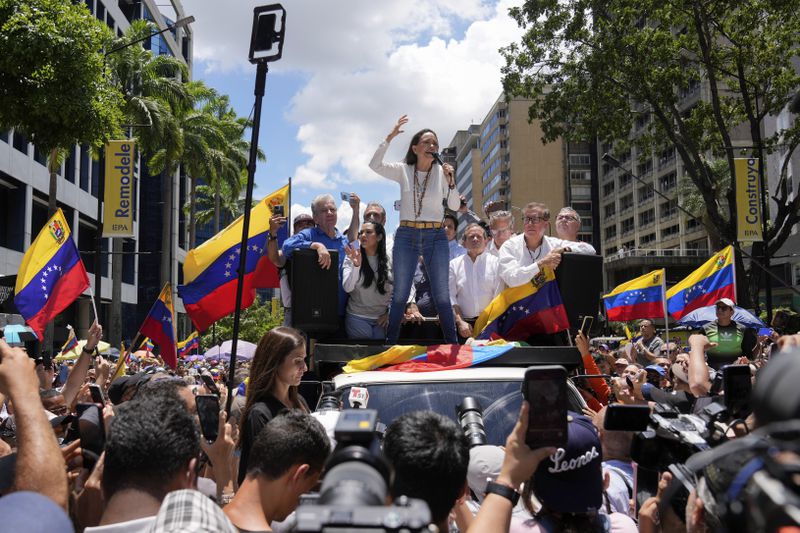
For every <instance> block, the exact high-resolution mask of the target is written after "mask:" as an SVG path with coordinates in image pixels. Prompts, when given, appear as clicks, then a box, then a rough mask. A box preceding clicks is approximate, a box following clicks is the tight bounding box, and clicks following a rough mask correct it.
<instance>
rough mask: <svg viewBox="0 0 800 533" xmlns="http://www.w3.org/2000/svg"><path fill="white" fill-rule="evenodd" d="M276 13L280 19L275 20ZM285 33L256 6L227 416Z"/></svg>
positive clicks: (271, 11)
mask: <svg viewBox="0 0 800 533" xmlns="http://www.w3.org/2000/svg"><path fill="white" fill-rule="evenodd" d="M278 15H280V22H279V20H278ZM285 32H286V10H285V9H283V6H282V5H280V4H271V5H268V6H260V7H256V8H255V9H254V10H253V30H252V34H251V36H250V62H251V63H255V64H256V83H255V90H254V94H255V97H256V101H255V105H254V107H253V129H252V130H251V137H250V159H249V161H248V163H247V189H246V193H245V201H244V215H243V220H242V243H241V245H240V246H239V269H238V272H237V274H238V276H237V282H236V309H235V311H234V316H233V338H232V340H231V360H230V367H229V369H228V401H227V402H226V405H225V410H226V411H227V413H228V415H229V416H230V412H231V405H232V403H233V386H234V382H233V378H234V373H235V372H236V347H237V346H236V345H237V344H238V341H239V320H240V318H241V310H242V291H243V289H244V272H245V266H246V265H247V241H248V239H249V237H250V209H251V205H252V203H253V183H254V181H255V175H256V159H257V156H258V134H259V130H260V129H261V128H260V126H261V102H262V100H263V99H264V89H265V87H266V84H267V71H268V70H269V67H268V64H269V63H270V62H272V61H277V60H279V59H280V58H281V56H282V55H283V37H284V34H285Z"/></svg>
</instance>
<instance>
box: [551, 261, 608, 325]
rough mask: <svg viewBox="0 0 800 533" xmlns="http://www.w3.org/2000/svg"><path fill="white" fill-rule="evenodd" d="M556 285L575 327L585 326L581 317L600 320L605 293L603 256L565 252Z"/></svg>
mask: <svg viewBox="0 0 800 533" xmlns="http://www.w3.org/2000/svg"><path fill="white" fill-rule="evenodd" d="M556 282H557V283H558V289H559V290H560V291H561V299H562V300H564V308H565V309H566V310H567V317H568V318H569V323H570V325H571V326H572V327H573V328H580V327H581V317H584V316H587V315H588V316H592V317H595V318H597V313H598V310H599V306H600V297H601V296H602V292H603V256H600V255H587V254H576V253H569V252H568V253H564V254H563V255H562V256H561V263H560V264H559V265H558V268H556Z"/></svg>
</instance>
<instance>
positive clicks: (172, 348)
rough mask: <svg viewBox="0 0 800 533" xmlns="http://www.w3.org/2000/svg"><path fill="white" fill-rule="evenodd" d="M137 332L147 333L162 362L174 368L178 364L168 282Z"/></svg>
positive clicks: (173, 311)
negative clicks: (153, 342) (156, 346)
mask: <svg viewBox="0 0 800 533" xmlns="http://www.w3.org/2000/svg"><path fill="white" fill-rule="evenodd" d="M139 333H141V334H142V335H147V336H148V337H150V338H151V339H153V340H154V341H155V343H156V344H158V347H159V348H160V352H159V355H160V356H161V359H163V360H164V362H165V363H166V364H167V365H169V366H170V368H172V369H174V368H175V367H176V366H178V357H177V354H176V343H175V309H174V307H173V305H172V287H171V286H170V284H169V283H167V284H166V285H164V288H163V289H161V294H159V295H158V300H156V301H155V303H154V304H153V307H151V308H150V312H149V313H147V316H146V317H145V319H144V323H142V327H141V328H139Z"/></svg>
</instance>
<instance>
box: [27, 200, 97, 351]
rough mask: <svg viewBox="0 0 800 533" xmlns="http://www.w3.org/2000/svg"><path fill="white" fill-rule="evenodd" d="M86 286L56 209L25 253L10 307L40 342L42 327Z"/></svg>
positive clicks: (78, 259)
mask: <svg viewBox="0 0 800 533" xmlns="http://www.w3.org/2000/svg"><path fill="white" fill-rule="evenodd" d="M88 287H89V276H88V275H87V274H86V268H84V266H83V261H81V256H80V254H79V253H78V247H77V246H75V241H74V240H72V233H71V232H70V230H69V225H68V224H67V219H66V218H65V217H64V213H63V212H62V211H61V209H59V210H58V211H56V213H55V214H54V215H53V217H52V218H51V219H50V220H48V221H47V224H45V226H44V227H43V228H42V230H41V231H40V232H39V235H38V236H37V237H36V240H34V241H33V243H32V244H31V247H30V248H28V251H26V252H25V255H24V256H23V258H22V263H21V264H20V267H19V273H18V274H17V284H16V287H15V296H14V304H16V306H17V309H19V313H20V314H21V315H22V316H23V317H25V321H26V322H27V323H28V325H29V326H30V328H31V329H32V330H33V332H34V333H36V336H37V337H39V339H40V340H41V339H42V338H43V332H44V328H45V326H46V325H47V323H48V322H50V321H51V320H53V319H54V318H55V317H56V316H57V315H58V314H59V313H60V312H61V311H63V310H64V309H65V308H66V307H67V306H68V305H70V304H71V303H72V302H74V301H75V300H76V299H77V298H78V296H80V295H81V294H82V293H83V291H85V290H86V289H87V288H88Z"/></svg>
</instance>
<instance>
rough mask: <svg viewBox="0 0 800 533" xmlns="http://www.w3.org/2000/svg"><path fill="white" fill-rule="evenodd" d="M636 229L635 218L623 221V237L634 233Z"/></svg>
mask: <svg viewBox="0 0 800 533" xmlns="http://www.w3.org/2000/svg"><path fill="white" fill-rule="evenodd" d="M634 228H635V226H634V223H633V217H630V218H626V219H625V220H623V221H622V234H623V235H627V234H629V233H632V232H633V230H634Z"/></svg>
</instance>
